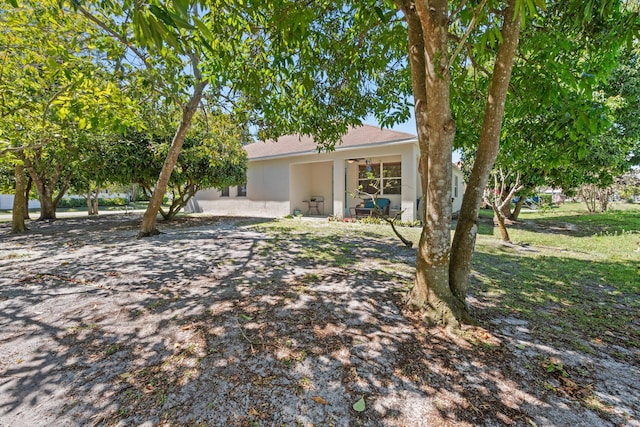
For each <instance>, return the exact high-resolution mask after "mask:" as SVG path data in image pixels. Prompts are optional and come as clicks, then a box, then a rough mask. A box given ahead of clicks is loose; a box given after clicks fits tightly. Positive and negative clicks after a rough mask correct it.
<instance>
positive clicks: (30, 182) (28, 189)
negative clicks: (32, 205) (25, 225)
mask: <svg viewBox="0 0 640 427" xmlns="http://www.w3.org/2000/svg"><path fill="white" fill-rule="evenodd" d="M23 171H24V168H23ZM32 185H33V179H31V177H29V178H28V179H27V187H26V188H25V190H24V219H25V220H26V219H31V217H30V216H29V194H31V186H32Z"/></svg>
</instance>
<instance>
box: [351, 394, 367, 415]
mask: <svg viewBox="0 0 640 427" xmlns="http://www.w3.org/2000/svg"><path fill="white" fill-rule="evenodd" d="M365 408H366V405H365V403H364V397H361V398H360V400H358V401H357V402H356V403H354V404H353V409H354V410H355V411H358V412H362V411H364V409H365Z"/></svg>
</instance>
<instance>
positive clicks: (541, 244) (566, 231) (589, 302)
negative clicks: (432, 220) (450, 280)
mask: <svg viewBox="0 0 640 427" xmlns="http://www.w3.org/2000/svg"><path fill="white" fill-rule="evenodd" d="M633 206H634V205H631V208H629V207H626V208H625V209H614V210H612V211H610V212H605V213H600V214H588V213H586V209H585V208H584V207H583V206H582V205H579V204H569V205H567V206H562V207H561V208H559V209H554V210H548V211H546V212H539V211H529V212H525V213H524V214H523V215H522V216H521V220H522V221H521V222H520V223H519V224H517V225H516V226H515V227H513V228H511V229H510V230H509V231H510V235H511V238H512V241H513V242H514V243H515V245H514V246H508V245H503V244H501V243H499V242H498V241H497V236H487V235H480V236H479V237H478V244H477V247H476V254H475V255H474V277H473V279H474V280H473V282H474V284H475V287H476V290H477V292H478V293H479V295H480V296H481V297H480V299H481V300H482V302H483V304H484V306H485V307H487V310H488V312H485V313H483V316H485V315H489V316H491V315H492V314H491V313H493V315H503V316H504V315H509V314H511V315H517V316H518V317H523V318H525V319H527V320H529V321H530V322H532V323H533V324H534V325H535V328H534V329H535V330H537V331H539V332H540V333H542V334H553V335H555V336H556V337H557V338H560V339H563V340H566V341H567V342H568V343H569V344H570V345H571V346H572V347H573V348H575V349H576V350H580V351H588V350H589V349H590V347H589V345H590V344H599V343H603V344H617V345H623V346H624V347H627V348H638V347H639V346H640V345H639V343H640V333H639V332H638V326H637V324H636V323H635V322H637V319H638V317H639V315H640V299H639V298H638V295H639V293H640V262H639V261H638V259H639V258H640V255H639V253H638V248H639V247H640V207H636V208H635V209H633ZM589 343H590V344H589Z"/></svg>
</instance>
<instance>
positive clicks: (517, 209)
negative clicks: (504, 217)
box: [511, 193, 524, 221]
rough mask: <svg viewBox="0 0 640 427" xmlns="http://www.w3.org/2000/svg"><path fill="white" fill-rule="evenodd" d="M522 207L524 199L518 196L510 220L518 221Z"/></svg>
mask: <svg viewBox="0 0 640 427" xmlns="http://www.w3.org/2000/svg"><path fill="white" fill-rule="evenodd" d="M520 194H522V193H520ZM522 205H524V197H522V196H520V198H519V199H518V201H517V202H516V206H515V207H514V208H513V213H512V214H511V219H512V220H514V221H517V220H518V217H519V216H520V211H522Z"/></svg>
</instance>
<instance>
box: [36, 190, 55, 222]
mask: <svg viewBox="0 0 640 427" xmlns="http://www.w3.org/2000/svg"><path fill="white" fill-rule="evenodd" d="M36 188H37V189H38V196H39V198H40V218H38V221H45V220H53V219H56V205H55V203H54V202H53V188H51V187H49V186H46V185H43V186H39V185H38V183H37V182H36Z"/></svg>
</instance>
